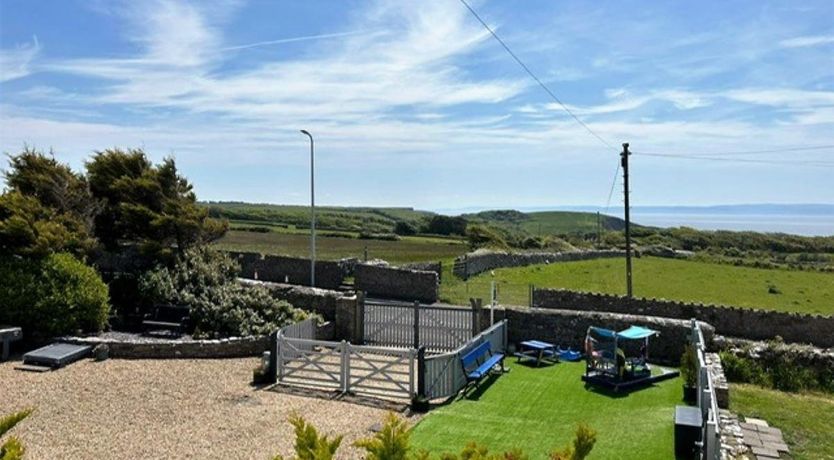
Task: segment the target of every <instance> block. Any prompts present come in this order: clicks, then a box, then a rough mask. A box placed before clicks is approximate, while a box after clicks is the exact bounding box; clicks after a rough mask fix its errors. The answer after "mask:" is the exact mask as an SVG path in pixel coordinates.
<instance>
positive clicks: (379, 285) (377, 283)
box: [353, 264, 439, 303]
mask: <svg viewBox="0 0 834 460" xmlns="http://www.w3.org/2000/svg"><path fill="white" fill-rule="evenodd" d="M353 284H354V286H355V287H356V290H358V291H364V292H366V293H367V294H368V296H370V297H384V298H388V299H401V300H419V301H420V302H426V303H434V302H437V295H438V292H437V291H438V286H439V279H438V276H437V273H435V272H433V271H421V270H409V269H406V268H395V267H385V266H379V265H368V264H358V265H356V268H355V269H354V273H353Z"/></svg>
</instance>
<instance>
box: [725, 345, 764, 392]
mask: <svg viewBox="0 0 834 460" xmlns="http://www.w3.org/2000/svg"><path fill="white" fill-rule="evenodd" d="M719 356H721V365H722V367H723V368H724V376H725V377H727V380H729V381H730V382H738V383H754V384H756V385H761V386H766V387H770V386H771V381H770V379H769V378H768V375H767V373H766V372H765V370H764V368H763V367H762V366H761V365H759V364H758V363H757V362H755V361H753V360H751V359H747V358H743V357H741V356H737V355H735V354H733V353H728V352H721V353H719Z"/></svg>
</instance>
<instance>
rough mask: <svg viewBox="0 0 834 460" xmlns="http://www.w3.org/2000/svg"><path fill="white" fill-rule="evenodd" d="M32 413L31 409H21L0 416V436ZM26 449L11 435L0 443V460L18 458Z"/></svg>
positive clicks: (16, 459) (18, 459) (14, 459)
mask: <svg viewBox="0 0 834 460" xmlns="http://www.w3.org/2000/svg"><path fill="white" fill-rule="evenodd" d="M31 413H32V409H26V410H22V411H20V412H17V413H14V414H11V415H8V416H6V417H3V418H0V437H1V436H3V435H4V434H6V433H7V432H8V431H9V430H11V429H12V428H14V426H15V425H17V424H18V423H20V421H21V420H23V419H25V418H26V417H28V416H29V414H31ZM25 451H26V449H24V447H23V444H21V443H20V440H18V439H17V438H16V437H14V436H12V437H10V438H9V439H8V440H6V442H4V443H3V444H2V445H0V460H20V459H22V458H23V454H24V452H25Z"/></svg>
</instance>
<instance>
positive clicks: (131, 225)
mask: <svg viewBox="0 0 834 460" xmlns="http://www.w3.org/2000/svg"><path fill="white" fill-rule="evenodd" d="M86 166H87V180H88V181H89V184H90V191H91V192H92V195H93V197H94V198H96V199H98V200H101V201H102V203H103V207H102V210H101V212H99V213H98V215H97V216H96V219H95V234H96V236H97V237H98V238H99V241H101V243H102V244H104V246H105V247H106V248H108V249H110V250H117V249H118V248H119V247H120V246H121V245H125V244H127V245H138V246H139V248H140V249H142V250H143V251H145V252H146V253H148V254H154V255H164V254H169V253H173V252H178V253H183V252H184V251H185V250H186V249H187V248H189V247H191V246H194V245H197V244H199V243H202V242H207V241H211V240H213V239H216V238H219V237H220V236H222V235H223V234H224V233H225V232H226V230H227V224H226V223H225V221H220V220H217V219H212V218H210V217H208V212H207V210H206V209H204V208H201V207H200V206H198V205H197V198H196V196H195V194H194V191H193V188H192V185H191V184H190V183H189V182H188V181H187V180H186V179H185V178H184V177H182V176H180V175H179V173H178V171H177V167H176V164H175V162H174V160H173V159H172V158H167V159H165V160H163V161H162V163H161V164H159V165H154V164H152V163H151V161H150V160H149V159H148V158H147V156H146V155H145V153H144V152H143V151H142V150H140V149H129V150H120V149H108V150H105V151H101V152H97V153H96V154H95V156H93V158H92V159H91V160H90V161H89V162H87V165H86Z"/></svg>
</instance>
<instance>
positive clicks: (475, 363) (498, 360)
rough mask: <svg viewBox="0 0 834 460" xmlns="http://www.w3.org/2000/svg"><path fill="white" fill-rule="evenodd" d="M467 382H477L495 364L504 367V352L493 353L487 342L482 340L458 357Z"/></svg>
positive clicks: (502, 368) (503, 370)
mask: <svg viewBox="0 0 834 460" xmlns="http://www.w3.org/2000/svg"><path fill="white" fill-rule="evenodd" d="M460 361H461V364H462V365H463V371H464V373H465V374H466V381H467V383H473V382H475V383H477V382H478V381H480V380H481V379H482V378H483V377H484V376H486V375H488V374H489V372H490V371H491V370H492V368H494V367H495V366H497V365H499V364H500V365H501V372H505V369H504V354H503V353H494V352H493V351H492V347H491V346H490V344H489V342H484V343H482V344H480V345H478V346H477V347H475V348H473V349H472V350H471V351H469V352H468V353H466V354H465V355H463V357H461V359H460Z"/></svg>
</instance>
